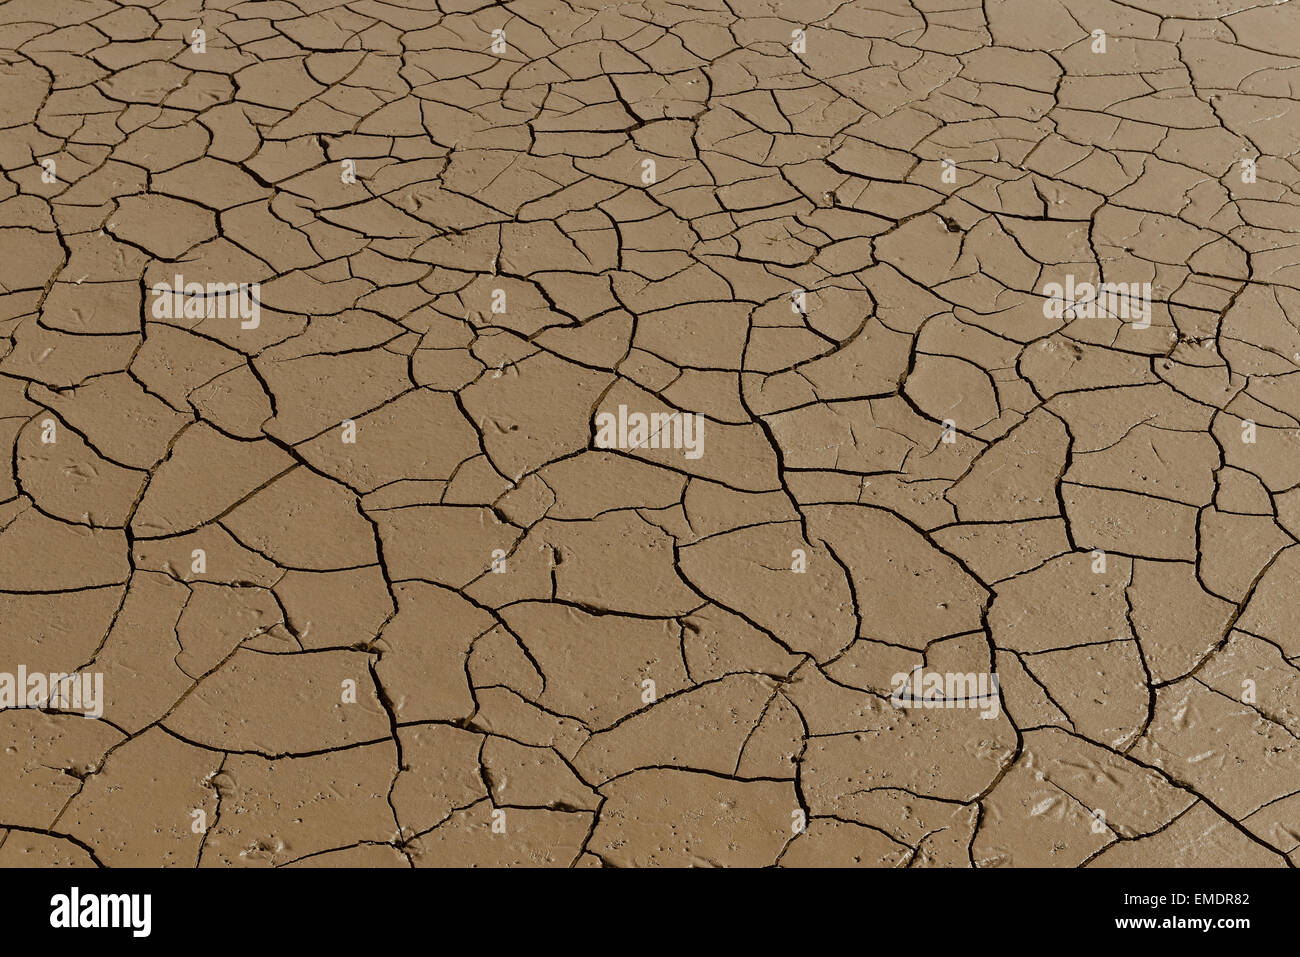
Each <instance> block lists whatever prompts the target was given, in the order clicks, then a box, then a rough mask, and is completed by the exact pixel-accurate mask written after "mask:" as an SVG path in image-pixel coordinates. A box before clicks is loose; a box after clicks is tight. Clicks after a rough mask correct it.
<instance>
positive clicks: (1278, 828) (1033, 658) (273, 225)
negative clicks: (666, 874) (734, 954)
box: [0, 0, 1300, 867]
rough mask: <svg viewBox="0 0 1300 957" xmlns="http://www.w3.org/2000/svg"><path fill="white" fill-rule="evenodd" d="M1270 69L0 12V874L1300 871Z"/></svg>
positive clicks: (577, 10) (326, 17) (1281, 78)
mask: <svg viewBox="0 0 1300 957" xmlns="http://www.w3.org/2000/svg"><path fill="white" fill-rule="evenodd" d="M196 28H202V30H203V31H204V35H205V37H206V40H205V43H206V48H205V49H203V50H202V51H201V52H199V51H197V50H196V49H195V47H194V44H195V40H194V36H195V35H194V33H193V31H194V30H195V29H196ZM496 30H501V31H503V34H502V35H497V36H494V34H493V31H496ZM1096 30H1102V31H1104V34H1105V50H1104V52H1098V51H1097V49H1096V45H1097V38H1096V36H1095V35H1094V33H1093V31H1096ZM800 31H802V32H800ZM1297 49H1300V5H1297V4H1296V3H1284V4H1279V5H1272V4H1268V3H1260V2H1256V0H1129V2H1125V3H1117V2H1109V0H984V2H982V3H981V2H975V0H910V2H908V0H801V2H799V3H794V2H792V0H791V2H768V3H762V2H750V0H725V2H724V0H716V2H711V0H691V2H689V3H675V2H660V0H647V2H644V3H619V2H608V3H604V2H598V0H585V2H584V0H572V2H567V3H562V2H558V0H516V2H510V3H506V4H502V5H497V4H485V3H476V2H474V0H465V2H461V0H439V2H438V3H437V5H436V6H435V4H434V2H433V0H404V2H402V3H389V2H384V0H349V2H337V0H268V2H255V0H254V2H229V3H227V2H212V0H204V2H202V3H199V2H194V0H162V2H156V3H150V2H149V0H141V2H140V3H139V4H136V5H120V4H118V3H115V2H109V0H8V2H6V3H4V4H3V5H0V303H3V311H2V312H0V436H3V443H4V446H5V448H6V449H7V450H8V452H7V454H6V455H5V456H4V463H5V464H4V465H3V466H2V467H0V672H7V673H16V672H17V669H18V668H19V666H22V667H24V668H26V669H27V670H28V672H46V673H63V672H78V671H79V672H81V673H84V674H90V673H97V674H100V675H102V678H103V700H102V704H103V716H102V718H101V719H100V720H87V719H86V717H85V716H83V715H82V714H79V713H75V711H73V710H69V709H67V708H51V707H46V708H23V707H14V708H8V709H6V710H3V711H0V726H2V730H0V741H2V742H3V751H0V775H3V782H4V783H3V786H0V866H15V865H22V866H38V865H58V866H92V865H93V866H110V867H111V866H120V865H145V866H164V865H166V866H180V867H195V866H199V867H225V866H289V865H306V866H315V865H319V866H332V865H364V866H394V867H425V866H448V865H476V866H497V865H549V866H601V865H606V866H676V865H730V866H770V865H773V864H779V865H784V866H806V865H861V866H887V867H922V866H941V867H972V866H973V867H988V866H1033V865H1049V866H1055V867H1076V866H1091V867H1105V866H1113V865H1140V866H1178V865H1202V864H1210V865H1235V866H1249V867H1278V866H1295V865H1296V864H1300V748H1297V736H1298V735H1300V706H1298V705H1297V702H1298V701H1300V696H1298V695H1297V691H1300V674H1298V673H1297V661H1298V660H1300V637H1298V636H1297V632H1296V629H1295V612H1294V599H1295V594H1296V586H1297V583H1298V581H1300V328H1298V326H1297V318H1296V317H1297V316H1300V257H1298V256H1297V224H1298V223H1300V215H1298V209H1297V183H1300V167H1298V166H1297V163H1296V131H1297V129H1298V128H1300V107H1298V106H1297V100H1298V98H1300V95H1298V92H1297V91H1298V90H1300V54H1297ZM647 160H650V161H653V162H652V166H648V165H647V163H646V161H647ZM46 161H52V162H51V163H49V164H48V165H47V162H46ZM1243 161H1251V162H1246V163H1244V162H1243ZM1252 164H1253V165H1252ZM1247 166H1250V167H1251V169H1252V172H1251V174H1250V175H1248V174H1247V172H1246V167H1247ZM349 170H351V171H353V172H354V174H355V177H354V181H349V176H348V175H347V174H348V171H349ZM1067 275H1069V276H1072V277H1074V278H1073V281H1074V282H1078V283H1083V282H1092V283H1097V282H1099V281H1103V280H1104V281H1106V282H1115V283H1138V284H1142V283H1150V288H1151V308H1150V315H1149V322H1147V323H1137V322H1132V321H1125V320H1123V319H1121V318H1117V317H1115V316H1111V315H1104V314H1103V315H1100V316H1087V315H1080V314H1079V311H1077V310H1076V311H1075V312H1074V313H1072V314H1067V315H1059V316H1057V317H1052V316H1050V315H1048V314H1047V312H1048V310H1046V309H1045V308H1044V306H1045V302H1046V299H1045V293H1044V287H1045V285H1046V284H1049V283H1053V282H1059V283H1064V282H1065V281H1066V276H1067ZM174 276H183V277H184V279H185V281H186V282H190V281H194V282H199V283H247V284H252V283H257V284H259V291H258V297H259V298H258V302H259V303H260V314H259V315H260V318H259V320H258V321H257V323H256V325H255V326H251V327H249V326H248V324H246V323H244V322H241V320H240V318H239V317H232V316H221V315H208V314H204V313H202V311H200V312H199V313H198V314H194V315H191V314H189V313H188V312H186V311H185V310H182V313H183V314H178V315H163V316H160V315H159V314H158V313H157V312H156V311H155V308H154V307H155V303H156V302H157V301H158V300H159V299H160V297H158V296H155V294H154V291H153V288H154V286H155V285H156V284H159V283H170V282H171V281H172V279H173V277H174ZM187 301H188V300H187ZM498 307H500V308H498ZM620 406H622V407H625V408H626V410H629V411H630V412H632V413H644V414H651V413H656V412H658V413H678V414H679V418H678V419H677V420H668V421H681V422H687V421H691V420H689V419H687V418H685V416H686V415H687V414H692V415H693V414H699V415H700V416H702V417H703V418H702V419H701V420H698V421H701V422H702V423H703V424H702V425H701V426H700V427H699V428H700V431H699V432H698V435H697V437H699V438H702V445H701V448H700V449H699V452H700V454H698V455H696V456H692V455H690V454H686V449H684V448H654V447H651V446H650V444H649V443H647V442H636V441H633V440H632V439H631V438H629V439H628V442H627V443H624V445H625V446H626V445H631V446H637V447H616V448H608V447H605V446H606V445H608V443H603V444H602V443H601V442H599V441H598V439H599V429H600V421H601V416H602V414H603V413H609V414H611V415H612V414H617V412H618V410H619V408H620ZM665 444H666V443H665ZM917 667H921V668H922V669H924V671H926V672H934V673H939V674H970V675H976V674H992V673H995V674H996V675H997V676H998V678H999V681H1000V688H1001V692H1000V699H998V703H999V707H997V708H996V711H995V713H993V714H991V715H990V716H989V717H987V718H983V717H981V712H980V711H978V710H975V709H973V708H970V707H965V708H963V707H949V708H924V707H911V708H900V707H896V706H895V703H894V702H893V701H892V700H891V690H892V684H891V683H892V681H893V677H892V676H894V675H896V674H899V673H910V672H912V670H913V669H914V668H917Z"/></svg>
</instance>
